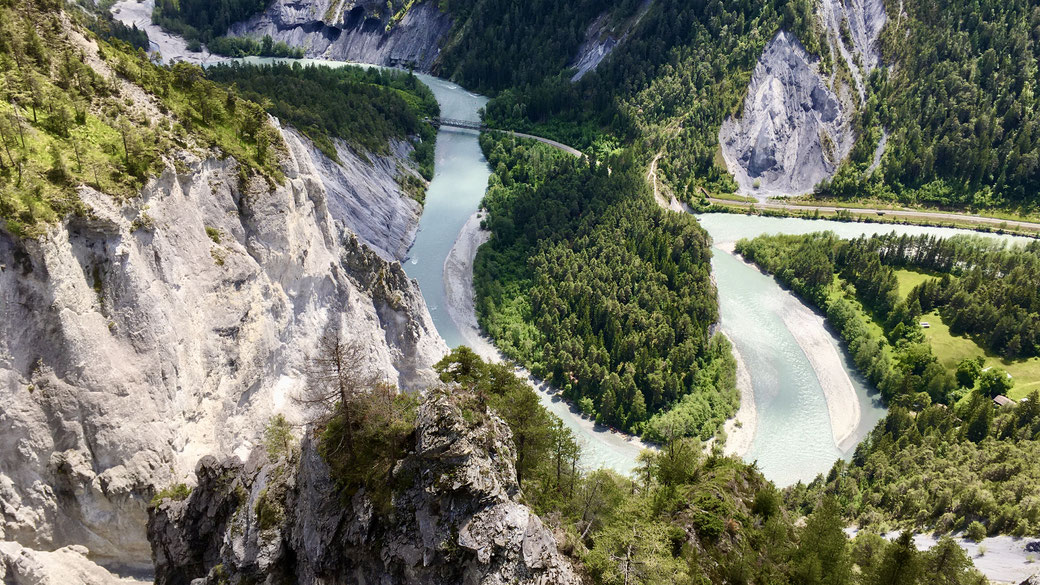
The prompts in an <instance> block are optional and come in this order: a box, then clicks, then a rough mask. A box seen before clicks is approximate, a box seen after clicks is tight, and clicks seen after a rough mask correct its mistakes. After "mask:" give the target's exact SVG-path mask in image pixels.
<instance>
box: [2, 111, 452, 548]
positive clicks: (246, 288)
mask: <svg viewBox="0 0 1040 585" xmlns="http://www.w3.org/2000/svg"><path fill="white" fill-rule="evenodd" d="M283 137H284V139H285V144H286V146H287V147H288V148H287V152H286V154H285V156H284V160H283V163H282V166H283V171H284V172H285V175H286V181H285V183H284V184H282V185H273V186H272V185H269V184H268V183H267V182H266V181H265V180H263V179H261V178H259V177H254V178H252V179H244V178H243V177H244V175H240V173H239V167H238V164H237V163H236V162H235V161H234V160H232V159H223V160H221V159H217V158H208V159H199V158H197V157H194V155H191V154H185V153H181V154H179V155H176V156H177V157H179V160H178V161H177V164H176V165H173V164H171V165H170V167H169V168H168V170H167V171H166V172H164V173H163V174H162V175H161V176H159V177H158V178H155V179H153V180H151V181H150V182H149V183H148V185H147V186H146V187H145V188H144V189H143V191H142V192H141V194H140V196H139V197H137V198H134V199H132V200H129V201H119V200H115V199H113V198H111V197H109V196H107V195H103V194H101V193H98V192H96V191H93V190H92V189H89V188H84V189H83V190H82V192H81V194H80V195H81V199H82V201H83V209H84V211H83V212H82V213H81V214H79V215H75V216H72V217H69V218H68V219H67V220H65V221H63V222H62V223H60V224H57V225H54V226H52V227H51V228H50V229H49V231H48V232H47V233H46V235H44V236H42V237H40V238H38V239H30V240H19V239H16V238H14V237H12V236H10V235H8V234H7V233H6V232H3V231H2V230H0V447H2V448H0V540H8V541H16V542H18V543H21V544H22V545H24V546H27V547H31V548H34V549H39V550H53V549H55V548H59V547H62V546H65V545H70V544H75V545H81V546H85V547H86V548H87V549H89V551H90V553H91V556H92V558H94V559H100V560H105V559H110V560H115V561H117V562H119V563H124V564H139V565H149V564H150V558H151V549H150V547H149V545H148V542H147V540H146V537H145V524H146V522H147V507H148V502H149V501H150V499H151V498H152V496H153V494H154V493H155V491H156V489H157V488H158V487H164V486H167V485H169V484H171V483H174V482H176V481H182V480H184V479H186V478H188V477H189V475H190V473H191V471H192V470H193V469H194V466H195V463H196V462H197V461H198V460H199V458H200V457H201V456H203V455H205V454H209V453H222V454H228V453H232V452H235V453H239V454H240V455H242V456H243V457H246V456H247V455H248V453H249V451H250V450H251V449H252V447H253V445H254V444H255V443H256V441H257V437H258V435H259V434H260V432H261V431H262V429H263V428H264V425H265V424H266V422H267V421H268V420H269V418H270V417H271V416H272V415H273V414H274V413H278V412H282V413H285V414H286V416H287V417H288V418H289V419H290V420H299V419H300V417H301V415H300V413H299V410H300V406H299V405H298V404H296V402H294V401H293V396H294V395H295V394H296V393H297V392H298V389H300V388H301V386H302V384H303V378H304V376H303V374H302V370H303V369H304V366H305V364H306V358H307V355H308V354H309V353H313V351H314V348H315V346H316V344H317V340H318V339H319V337H320V336H321V335H322V333H323V331H325V330H326V328H328V327H338V328H339V329H340V330H341V331H342V332H343V335H344V336H345V337H346V338H348V339H349V340H356V341H358V342H361V343H363V344H364V345H365V346H366V347H368V348H369V351H370V353H369V355H368V356H367V364H366V366H367V367H368V368H369V369H370V370H371V371H372V372H374V373H378V374H379V375H380V376H383V377H385V378H386V379H388V380H390V381H393V382H395V383H397V384H399V385H400V386H402V387H406V388H407V387H417V386H424V385H426V384H427V383H429V382H430V381H432V380H433V379H435V378H434V373H433V371H432V369H431V368H430V365H431V364H432V363H434V362H436V361H437V360H438V359H439V358H440V357H441V356H442V355H443V354H444V353H445V352H446V350H447V348H446V346H445V345H444V342H443V341H442V340H441V339H440V337H439V336H438V335H437V333H436V331H435V329H434V326H433V324H432V321H431V319H430V317H429V313H428V311H427V309H426V306H425V303H424V301H423V299H422V296H421V294H420V292H419V289H418V286H417V285H416V284H415V283H414V282H413V281H411V280H410V279H408V278H407V276H406V275H405V273H404V271H403V269H402V268H401V266H400V264H398V263H396V262H388V261H386V260H385V259H383V258H381V257H380V256H379V255H378V254H377V253H375V252H373V251H372V250H371V249H369V247H368V246H366V245H365V243H364V242H363V241H362V240H361V239H359V238H358V236H357V235H356V234H355V228H356V227H357V226H354V225H351V224H350V223H349V221H350V220H349V217H350V214H349V213H347V212H346V211H345V210H346V209H348V208H349V207H350V205H351V204H350V202H349V201H348V199H349V193H348V192H350V191H351V190H354V191H357V192H361V191H364V189H362V188H360V187H359V186H358V185H352V186H348V185H339V187H335V185H333V184H334V183H336V182H337V181H338V180H350V179H349V177H355V178H356V179H357V180H358V181H366V180H368V178H366V177H367V175H365V174H364V173H361V174H351V171H349V170H344V171H343V173H344V174H342V175H335V174H332V175H330V174H329V173H325V172H321V171H318V170H317V169H326V170H328V169H331V167H330V166H329V165H330V161H328V160H327V159H324V157H320V154H316V152H317V151H316V150H315V149H314V147H313V145H310V144H309V143H308V142H306V141H305V140H302V139H301V138H300V137H299V135H297V134H295V133H294V132H291V131H288V130H286V131H284V132H283ZM347 154H349V153H347ZM352 164H354V166H355V167H356V166H358V165H361V164H363V163H361V162H360V161H355V163H352ZM174 166H176V167H177V169H179V170H177V171H175V170H173V167H174ZM349 168H350V165H349V164H348V165H345V167H344V169H349ZM371 172H372V173H377V174H378V172H379V171H378V169H377V170H375V171H371ZM382 180H383V181H384V182H386V181H390V182H392V181H393V178H392V176H389V177H384V179H382ZM383 186H385V185H382V183H381V186H380V187H379V188H378V189H374V190H375V191H379V189H382V188H383ZM370 187H371V186H369V187H366V188H370ZM370 190H371V189H370ZM398 198H406V196H405V195H403V194H398ZM370 211H371V210H370ZM373 213H374V212H373ZM354 217H355V218H357V217H358V216H354ZM366 217H368V216H360V219H361V220H362V221H368V219H366ZM406 223H407V221H404V222H402V225H404V224H406ZM366 229H372V226H364V229H358V230H356V231H358V232H361V233H365V230H366ZM406 231H407V230H406V229H399V230H397V231H396V232H394V231H393V230H390V231H389V232H386V234H383V235H385V236H386V238H385V239H384V241H387V242H389V241H392V242H395V243H394V244H392V245H388V248H391V249H392V251H393V252H394V253H395V254H396V253H398V250H399V248H400V246H401V245H403V244H402V242H403V241H404V239H405V238H404V237H403V236H402V232H406ZM391 232H392V233H393V234H396V235H387V234H391ZM369 237H370V238H371V239H372V240H376V239H378V238H376V236H375V235H370V236H369Z"/></svg>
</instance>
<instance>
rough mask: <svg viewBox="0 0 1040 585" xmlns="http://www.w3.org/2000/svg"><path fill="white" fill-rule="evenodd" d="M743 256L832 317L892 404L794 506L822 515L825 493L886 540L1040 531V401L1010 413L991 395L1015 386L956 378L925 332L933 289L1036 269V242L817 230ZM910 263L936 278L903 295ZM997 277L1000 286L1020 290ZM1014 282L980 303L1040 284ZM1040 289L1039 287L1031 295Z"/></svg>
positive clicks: (744, 245) (797, 492) (754, 246)
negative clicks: (925, 307)
mask: <svg viewBox="0 0 1040 585" xmlns="http://www.w3.org/2000/svg"><path fill="white" fill-rule="evenodd" d="M737 251H738V252H739V253H740V254H742V255H743V256H744V257H745V258H747V259H748V260H750V261H752V262H754V263H755V264H757V265H758V266H760V267H761V268H762V269H764V270H766V271H768V272H770V273H772V274H774V275H775V276H776V277H777V279H778V280H780V281H781V282H783V283H785V284H787V285H789V286H790V287H791V288H792V289H793V290H794V291H795V292H797V293H798V294H799V295H801V296H802V297H803V298H805V299H806V300H808V301H810V302H812V303H813V304H815V305H816V306H818V307H820V308H821V309H822V310H823V311H824V312H825V313H826V315H827V319H828V321H829V323H830V324H831V325H832V326H833V327H834V328H835V329H836V330H837V331H838V332H839V334H840V336H841V338H842V339H843V340H844V342H845V344H846V347H847V349H848V351H849V354H850V355H851V356H852V359H853V361H854V363H855V364H856V367H857V368H858V369H859V371H860V372H861V373H862V374H863V375H864V376H865V377H866V378H867V379H868V380H869V381H870V382H871V384H873V385H874V386H875V387H877V388H878V390H879V391H880V393H881V397H882V398H883V400H884V401H885V402H886V403H887V404H888V406H889V414H888V415H887V416H886V418H885V419H884V420H883V421H881V422H880V423H879V424H878V426H877V427H876V428H875V429H874V430H873V431H872V433H871V434H870V436H869V437H868V438H867V440H865V441H864V442H863V443H861V444H860V445H859V447H857V450H856V453H855V455H854V456H853V458H852V461H851V462H850V463H847V464H846V463H845V462H844V461H839V462H838V463H836V464H835V466H834V468H833V469H832V470H831V472H830V473H829V474H828V476H827V477H826V478H824V477H820V478H818V479H817V480H815V481H814V482H813V483H812V484H810V485H809V486H796V487H795V488H793V489H792V493H793V494H794V495H793V496H792V497H794V498H795V499H796V500H797V501H801V502H802V503H803V506H811V505H813V503H814V502H817V501H819V498H820V497H821V496H822V495H823V494H828V495H831V496H834V497H835V498H836V499H837V501H838V502H839V503H840V505H841V507H842V509H843V510H844V514H845V515H846V517H847V518H848V519H849V520H854V521H856V522H857V523H858V524H859V525H860V526H863V527H871V528H874V529H877V530H879V531H885V530H891V529H893V528H914V529H918V530H920V529H931V530H937V531H938V532H939V533H948V532H953V531H967V533H968V534H969V535H970V536H971V537H973V538H976V539H979V538H982V537H983V536H985V535H987V534H1015V535H1018V536H1022V535H1035V534H1037V533H1038V532H1040V525H1038V520H1040V499H1037V498H1036V497H1035V496H1034V495H1031V492H1032V491H1033V486H1035V485H1036V483H1037V481H1038V480H1040V476H1038V473H1037V470H1040V467H1038V465H1037V464H1038V463H1040V418H1038V416H1037V415H1038V412H1037V409H1038V408H1040V406H1038V404H1040V395H1037V393H1036V392H1034V393H1033V394H1032V395H1031V396H1030V397H1028V398H1027V399H1026V401H1025V402H1022V403H1020V404H1017V405H1012V406H1005V407H1002V408H1000V409H999V410H997V409H996V408H995V406H994V402H993V400H992V399H993V398H994V397H995V396H997V395H1001V394H1006V393H1007V390H1008V389H1009V388H1010V387H1011V386H1012V385H1013V383H1014V381H1013V380H1011V379H1009V378H1008V376H1007V375H1006V374H1005V372H1003V371H1002V370H1000V369H999V368H989V369H986V370H983V369H982V368H981V366H980V365H979V363H978V362H975V361H974V360H964V361H962V362H961V363H960V364H959V365H958V367H957V369H956V371H953V372H951V371H948V369H947V368H946V367H944V366H942V365H941V364H940V362H939V360H938V359H937V358H936V356H935V355H934V353H933V351H932V348H931V346H930V345H929V343H928V342H927V341H926V340H925V338H924V337H923V335H922V330H921V328H920V326H919V325H918V320H919V317H920V315H921V311H922V307H921V304H922V300H921V299H922V298H929V295H928V293H927V292H926V291H928V290H936V289H946V290H953V291H960V286H962V285H960V284H958V283H960V282H961V281H965V280H970V278H969V277H968V276H966V275H968V274H974V273H977V271H980V270H993V271H1000V270H1002V269H1008V270H1013V269H1015V268H1016V267H1018V266H1020V265H1021V264H1023V263H1024V264H1026V265H1031V264H1032V263H1033V262H1034V261H1035V259H1036V258H1035V253H1036V245H1035V244H1030V245H1029V246H1026V247H1024V248H1014V249H1005V247H1004V246H1003V245H1002V244H1001V243H999V242H997V243H994V242H992V241H987V240H984V239H982V238H977V237H955V238H950V239H945V240H943V239H938V238H935V237H932V236H917V237H910V236H898V235H895V234H891V235H882V236H874V237H870V238H866V237H863V238H859V239H855V240H839V239H838V238H837V237H836V236H835V235H834V234H832V233H817V234H809V235H804V236H761V237H758V238H755V239H754V240H741V241H740V242H739V243H738V244H737ZM990 262H993V263H995V264H994V265H993V266H990V265H989V263H990ZM906 265H914V266H918V267H927V268H928V269H929V270H932V271H935V273H936V275H937V276H936V277H934V278H932V279H929V280H926V281H925V283H923V284H921V285H918V286H916V287H914V288H913V289H912V290H911V291H910V293H909V294H907V295H906V297H905V298H904V297H902V296H901V295H900V294H899V289H898V285H897V279H896V276H895V273H894V269H893V266H906ZM982 266H986V268H982ZM994 274H995V273H990V276H989V281H990V282H991V283H992V282H994V281H996V282H1003V281H1004V280H1007V279H1005V278H995V277H994V276H993V275H994ZM977 278H978V277H977ZM933 283H941V284H939V285H938V286H936V285H935V284H933ZM1007 286H1008V289H1007V290H1002V291H999V292H995V293H993V294H990V295H988V296H987V295H986V294H985V293H984V292H983V293H980V297H981V301H980V303H981V305H980V306H990V307H991V308H990V309H989V310H992V311H1004V310H1008V311H1011V310H1012V309H1011V308H1007V309H1005V308H1004V303H1009V302H1012V301H1011V299H1013V298H1014V293H1012V292H1010V291H1013V290H1016V288H1017V289H1024V288H1026V287H1027V286H1028V285H1023V284H1022V283H1021V280H1018V281H1014V280H1011V281H1009V282H1008V283H1007ZM1036 290H1037V288H1036V281H1035V280H1034V281H1033V285H1032V287H1031V288H1030V289H1029V290H1028V293H1026V296H1028V295H1029V294H1032V295H1035V294H1036ZM994 303H995V304H996V305H992V304H994ZM993 306H1000V308H999V309H997V308H992V307H993ZM982 310H983V312H985V311H986V309H982ZM958 315H959V313H958ZM954 318H957V317H956V316H955V317H954Z"/></svg>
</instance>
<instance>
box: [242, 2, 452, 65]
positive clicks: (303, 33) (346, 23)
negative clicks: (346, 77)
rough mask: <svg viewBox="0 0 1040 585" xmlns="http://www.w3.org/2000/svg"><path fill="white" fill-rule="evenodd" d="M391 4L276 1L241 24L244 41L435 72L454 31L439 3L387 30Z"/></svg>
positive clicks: (423, 6)
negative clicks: (267, 40)
mask: <svg viewBox="0 0 1040 585" xmlns="http://www.w3.org/2000/svg"><path fill="white" fill-rule="evenodd" d="M387 12H388V11H387V7H386V2H380V1H378V0H313V1H301V0H275V1H274V2H272V3H271V4H270V6H268V8H267V10H266V11H264V12H263V13H262V14H260V15H258V16H255V17H253V18H251V19H249V20H247V21H245V22H242V23H238V24H235V25H233V26H232V27H231V30H230V33H231V34H233V35H239V36H254V37H259V36H263V35H271V37H272V38H273V39H274V40H276V41H285V42H286V43H288V44H289V45H292V46H295V47H301V48H303V49H304V50H305V51H306V54H307V56H308V57H319V58H323V59H333V60H341V61H357V62H361V63H372V64H375V65H392V66H394V65H402V66H407V65H414V66H415V67H416V68H417V69H419V70H420V71H429V70H430V69H431V67H432V66H433V63H434V60H435V59H436V58H437V55H438V54H439V51H440V44H441V40H442V39H443V38H444V37H445V36H446V35H447V34H448V31H450V30H451V26H452V20H451V17H450V16H449V15H448V14H447V13H444V12H441V11H440V9H439V8H438V7H437V2H435V1H434V0H427V1H425V2H420V3H417V4H416V5H415V6H413V7H412V8H411V9H410V10H409V11H408V13H407V14H406V15H405V16H404V18H403V19H401V21H400V22H398V23H396V24H394V25H393V26H392V27H390V30H389V31H388V30H387V25H388V24H389V19H390V17H391V16H392V15H391V14H388V13H387Z"/></svg>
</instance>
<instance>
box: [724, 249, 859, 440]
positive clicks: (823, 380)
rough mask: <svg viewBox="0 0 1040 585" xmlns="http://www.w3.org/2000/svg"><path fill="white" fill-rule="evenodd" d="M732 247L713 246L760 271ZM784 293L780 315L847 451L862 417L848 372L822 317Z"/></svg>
mask: <svg viewBox="0 0 1040 585" xmlns="http://www.w3.org/2000/svg"><path fill="white" fill-rule="evenodd" d="M735 245H736V244H735V243H734V242H726V243H722V244H718V245H716V246H715V247H716V248H718V249H719V250H721V251H723V252H726V253H728V254H732V255H733V256H734V257H735V258H737V259H738V260H740V261H741V262H744V263H745V264H747V265H748V266H750V267H752V268H754V269H755V270H759V268H758V266H756V265H754V264H752V263H750V262H747V261H746V260H744V258H743V257H742V256H740V255H739V254H737V253H735V250H734V248H735ZM785 292H786V294H785V300H784V306H783V307H782V309H781V311H780V316H781V318H782V319H783V321H784V325H785V326H786V327H787V329H788V330H789V331H790V332H791V335H792V336H793V337H794V339H795V342H797V343H798V347H800V348H801V349H802V353H804V354H805V357H806V359H807V360H808V361H809V365H811V366H812V369H813V371H814V372H815V373H816V378H817V379H818V380H819V382H820V387H822V388H823V395H824V398H825V399H826V401H827V413H828V414H829V415H830V420H831V432H832V433H833V436H834V444H835V445H837V446H838V448H839V449H841V450H842V451H845V450H848V448H849V447H850V446H851V445H849V444H848V443H849V442H850V440H851V439H852V438H853V436H854V433H855V432H856V428H857V427H858V426H859V423H860V418H861V416H862V413H861V412H860V404H859V397H858V396H856V388H855V387H854V386H853V385H852V379H851V378H849V373H848V372H847V371H845V366H844V365H843V363H842V359H841V355H840V354H839V352H838V348H837V347H835V344H834V343H833V341H832V338H831V335H830V332H828V330H827V326H826V323H825V320H824V318H823V316H822V315H819V314H818V313H816V312H815V311H814V310H812V309H811V308H809V307H808V306H806V305H805V304H804V303H803V302H802V301H801V300H799V299H798V297H797V296H795V295H794V294H793V293H791V292H789V291H785Z"/></svg>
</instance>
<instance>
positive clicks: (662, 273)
mask: <svg viewBox="0 0 1040 585" xmlns="http://www.w3.org/2000/svg"><path fill="white" fill-rule="evenodd" d="M481 144H482V146H483V148H484V150H485V153H486V156H487V157H488V160H489V161H490V164H491V166H492V168H494V169H495V173H494V174H493V175H492V177H491V179H490V186H489V188H488V192H487V195H486V196H485V199H484V207H485V208H486V209H487V210H488V217H487V220H486V225H487V228H488V229H489V230H490V231H491V234H492V235H491V240H490V241H489V242H488V243H487V244H485V245H484V246H482V247H481V248H480V250H479V251H478V253H477V259H476V263H475V267H474V284H475V287H476V292H477V312H478V316H479V320H480V323H481V326H482V327H483V328H484V329H485V330H486V331H487V332H488V333H490V334H491V336H492V337H494V338H495V340H496V342H497V343H498V347H500V348H501V349H502V350H503V351H504V352H505V353H506V354H507V355H509V356H511V357H513V358H515V359H517V360H519V361H521V362H522V363H524V364H526V365H527V366H528V367H530V368H531V370H532V371H533V372H534V373H535V374H536V375H538V376H543V377H545V378H546V379H548V380H549V381H551V382H552V383H553V384H554V385H555V386H557V387H558V388H561V389H563V392H564V395H565V396H566V397H567V398H569V399H570V400H573V401H574V402H576V403H578V404H579V405H581V407H582V409H583V410H586V411H587V412H588V414H595V415H596V417H597V419H598V420H600V421H602V422H604V423H607V424H611V425H616V426H618V427H620V428H623V429H626V430H632V431H636V432H642V431H644V430H645V431H647V432H648V434H649V436H650V437H652V438H654V439H662V438H664V437H665V436H667V435H669V434H676V435H681V436H699V437H701V438H702V439H707V438H709V437H711V436H712V435H713V434H714V433H715V431H716V430H718V428H719V427H720V426H721V425H722V423H723V422H724V421H725V419H726V418H727V417H728V416H729V415H730V414H732V413H733V412H734V411H735V410H736V406H737V392H736V389H735V364H734V362H733V359H732V356H731V355H730V351H729V344H728V342H726V341H725V340H724V339H723V338H721V337H720V336H712V335H711V333H710V327H711V325H712V324H713V323H714V322H715V321H716V320H717V318H718V313H717V310H718V309H717V305H716V300H715V288H714V285H713V284H712V282H711V276H710V271H711V268H710V265H709V260H710V254H709V252H708V247H707V241H708V236H707V234H706V233H705V232H704V230H702V229H701V228H700V227H699V226H698V225H697V223H696V221H695V220H694V219H693V218H692V217H689V216H686V215H679V214H673V213H670V212H667V211H664V210H661V209H660V208H658V207H657V206H656V205H655V204H654V203H653V201H652V200H651V198H650V195H649V194H648V193H647V192H646V185H645V182H644V181H643V179H642V177H641V176H640V175H639V174H638V172H637V170H636V169H635V168H633V165H632V164H631V162H630V161H628V160H625V159H624V158H623V157H613V158H611V159H609V160H607V161H603V163H602V164H599V163H597V162H596V161H586V160H583V159H579V158H575V157H571V156H569V155H564V154H561V153H559V152H558V151H556V150H554V149H552V148H549V147H547V146H544V145H541V144H532V143H528V142H523V141H519V140H517V139H513V138H497V139H496V138H495V137H493V136H491V135H485V136H483V137H482V138H481ZM669 409H679V412H677V413H676V414H673V415H671V416H669V417H668V418H667V419H665V420H661V419H660V417H655V416H654V415H655V414H657V413H662V412H665V411H668V410H669Z"/></svg>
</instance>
